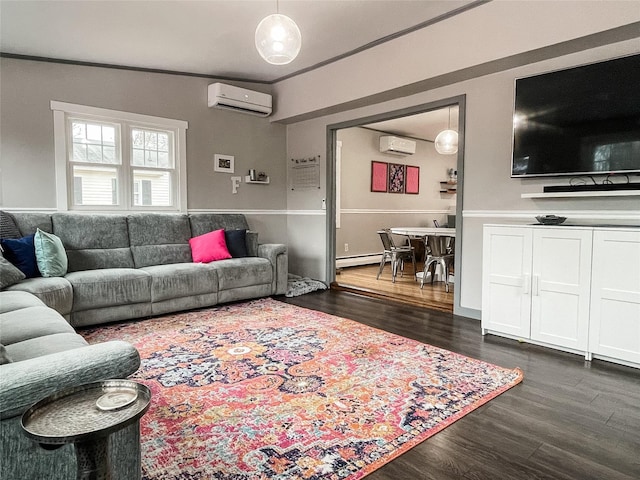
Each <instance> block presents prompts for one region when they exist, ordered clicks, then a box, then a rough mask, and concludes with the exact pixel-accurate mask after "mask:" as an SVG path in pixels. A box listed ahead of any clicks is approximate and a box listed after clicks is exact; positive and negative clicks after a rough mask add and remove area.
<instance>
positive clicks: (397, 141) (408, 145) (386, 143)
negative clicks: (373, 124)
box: [380, 135, 416, 155]
mask: <svg viewBox="0 0 640 480" xmlns="http://www.w3.org/2000/svg"><path fill="white" fill-rule="evenodd" d="M380 151H381V152H382V153H393V154H394V155H413V154H414V153H416V142H415V141H413V140H409V139H408V138H400V137H394V136H393V135H383V136H381V137H380Z"/></svg>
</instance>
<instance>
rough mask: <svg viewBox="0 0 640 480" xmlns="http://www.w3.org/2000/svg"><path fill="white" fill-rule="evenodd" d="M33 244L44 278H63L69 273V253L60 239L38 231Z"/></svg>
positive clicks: (51, 234)
mask: <svg viewBox="0 0 640 480" xmlns="http://www.w3.org/2000/svg"><path fill="white" fill-rule="evenodd" d="M33 243H34V246H35V250H36V263H37V264H38V270H40V274H41V275H42V276H43V277H62V276H64V275H65V274H66V273H67V265H68V262H67V252H65V250H64V245H62V241H61V240H60V238H58V237H57V236H56V235H54V234H53V233H47V232H45V231H44V230H40V229H38V230H37V231H36V234H35V237H34V242H33Z"/></svg>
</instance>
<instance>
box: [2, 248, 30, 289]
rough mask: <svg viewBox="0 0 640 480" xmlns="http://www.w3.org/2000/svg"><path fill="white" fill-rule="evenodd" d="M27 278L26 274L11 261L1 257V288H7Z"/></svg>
mask: <svg viewBox="0 0 640 480" xmlns="http://www.w3.org/2000/svg"><path fill="white" fill-rule="evenodd" d="M25 278H26V276H25V274H24V273H23V272H22V270H20V269H19V268H18V267H16V266H15V265H14V264H13V263H11V262H10V261H9V260H7V259H6V258H4V257H3V256H0V288H7V287H10V286H11V285H13V284H15V283H18V282H19V281H20V280H24V279H25Z"/></svg>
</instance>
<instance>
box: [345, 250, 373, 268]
mask: <svg viewBox="0 0 640 480" xmlns="http://www.w3.org/2000/svg"><path fill="white" fill-rule="evenodd" d="M381 257H382V255H381V254H380V253H378V254H370V255H354V256H352V257H340V258H336V268H344V267H357V266H360V265H372V264H379V263H380V258H381Z"/></svg>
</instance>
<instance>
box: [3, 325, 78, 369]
mask: <svg viewBox="0 0 640 480" xmlns="http://www.w3.org/2000/svg"><path fill="white" fill-rule="evenodd" d="M87 345H88V344H87V342H86V340H85V339H84V338H82V337H81V336H80V335H78V334H77V333H75V332H66V333H54V334H52V335H45V336H43V337H36V338H30V339H28V340H24V341H22V342H18V343H14V344H12V345H7V346H6V347H7V354H8V355H9V357H10V358H11V360H12V361H13V362H21V361H23V360H29V359H30V358H36V357H41V356H43V355H49V354H51V353H58V352H64V351H67V350H71V349H73V348H81V347H86V346H87Z"/></svg>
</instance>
